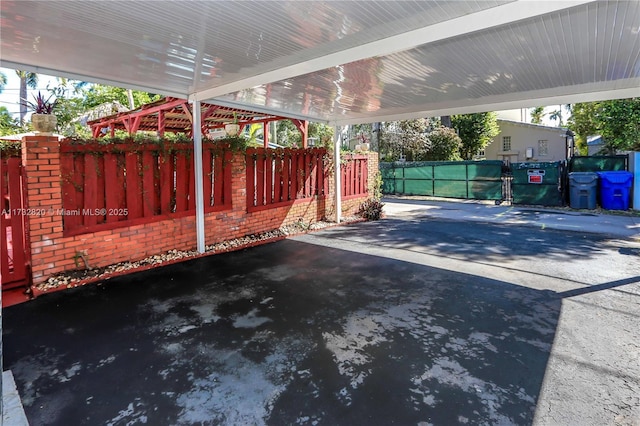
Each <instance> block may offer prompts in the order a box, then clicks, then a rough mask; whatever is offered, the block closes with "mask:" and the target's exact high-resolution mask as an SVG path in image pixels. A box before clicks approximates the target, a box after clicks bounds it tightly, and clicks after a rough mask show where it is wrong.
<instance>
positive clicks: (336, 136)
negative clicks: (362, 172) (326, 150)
mask: <svg viewBox="0 0 640 426" xmlns="http://www.w3.org/2000/svg"><path fill="white" fill-rule="evenodd" d="M340 130H341V128H340V127H339V126H335V125H334V126H333V182H334V186H335V190H334V192H335V197H336V198H335V203H334V204H335V206H336V223H340V220H341V219H342V183H341V182H340V177H341V176H340V145H341V144H342V140H341V135H340V133H339V132H340Z"/></svg>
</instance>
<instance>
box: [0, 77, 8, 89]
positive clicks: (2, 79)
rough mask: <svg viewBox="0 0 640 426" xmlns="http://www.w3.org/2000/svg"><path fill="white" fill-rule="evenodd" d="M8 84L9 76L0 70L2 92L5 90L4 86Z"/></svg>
mask: <svg viewBox="0 0 640 426" xmlns="http://www.w3.org/2000/svg"><path fill="white" fill-rule="evenodd" d="M6 85H7V76H6V75H4V73H1V72H0V93H2V91H3V90H4V86H6Z"/></svg>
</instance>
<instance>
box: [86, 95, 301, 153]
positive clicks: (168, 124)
mask: <svg viewBox="0 0 640 426" xmlns="http://www.w3.org/2000/svg"><path fill="white" fill-rule="evenodd" d="M201 111H202V112H201V114H200V123H201V125H200V128H201V129H202V134H203V135H207V134H208V133H209V132H210V131H212V130H215V129H221V128H224V126H225V124H229V123H231V122H237V123H238V124H239V125H240V126H241V128H243V127H244V126H248V125H252V124H262V125H263V126H264V128H265V131H264V145H265V147H266V146H267V145H268V142H269V141H268V134H269V132H268V131H267V128H266V127H267V126H268V125H269V123H271V122H273V121H279V120H287V119H290V120H291V121H292V122H293V124H294V125H295V126H296V128H297V129H298V130H300V133H301V134H302V145H303V147H306V146H307V137H308V128H309V124H308V122H307V121H304V120H299V119H293V118H288V117H283V116H279V115H274V114H266V113H262V112H255V111H249V110H246V109H239V108H233V107H229V106H222V105H217V104H213V103H208V102H202V103H201ZM87 124H88V125H89V126H90V127H91V132H92V134H93V137H95V138H99V137H101V136H105V135H107V134H109V135H111V136H114V135H115V131H116V130H124V131H126V132H127V133H129V134H134V133H136V132H139V131H147V132H157V134H158V135H159V136H163V135H164V134H165V133H166V132H171V133H185V134H187V135H189V136H193V127H194V120H193V108H192V106H191V104H190V103H189V102H188V101H187V100H186V99H178V98H170V97H168V98H163V99H160V100H158V101H156V102H152V103H150V104H146V105H143V106H141V107H139V108H137V109H135V110H132V111H127V112H121V113H118V114H114V115H111V116H108V117H103V118H99V119H97V120H92V121H90V122H88V123H87Z"/></svg>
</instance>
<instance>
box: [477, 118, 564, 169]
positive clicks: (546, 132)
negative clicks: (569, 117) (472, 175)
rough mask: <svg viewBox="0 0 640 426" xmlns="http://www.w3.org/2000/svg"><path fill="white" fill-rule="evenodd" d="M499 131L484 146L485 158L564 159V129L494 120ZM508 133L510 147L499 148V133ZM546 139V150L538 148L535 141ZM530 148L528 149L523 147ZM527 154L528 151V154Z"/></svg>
mask: <svg viewBox="0 0 640 426" xmlns="http://www.w3.org/2000/svg"><path fill="white" fill-rule="evenodd" d="M498 125H499V126H500V133H499V134H498V135H497V136H496V137H495V138H493V141H492V142H491V143H490V144H489V145H487V147H486V148H485V155H484V158H486V159H487V160H503V161H504V160H508V161H509V162H511V163H513V162H522V161H561V160H566V159H567V155H566V150H567V147H566V130H565V129H563V128H560V127H546V126H538V125H535V124H528V123H516V122H511V121H505V120H498ZM505 136H510V137H511V149H510V150H509V151H504V150H503V146H502V144H503V137H505ZM543 140H546V141H547V154H546V155H545V154H544V153H543V152H540V143H539V141H543ZM528 148H530V149H531V151H530V152H529V153H528V152H527V149H528ZM527 154H532V155H531V156H530V157H529V156H528V155H527Z"/></svg>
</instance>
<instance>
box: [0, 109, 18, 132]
mask: <svg viewBox="0 0 640 426" xmlns="http://www.w3.org/2000/svg"><path fill="white" fill-rule="evenodd" d="M21 130H22V128H21V127H20V122H19V121H18V120H16V119H15V118H13V116H12V115H11V113H10V112H9V110H8V109H7V108H6V107H0V136H5V135H12V134H16V133H20V131H21Z"/></svg>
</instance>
